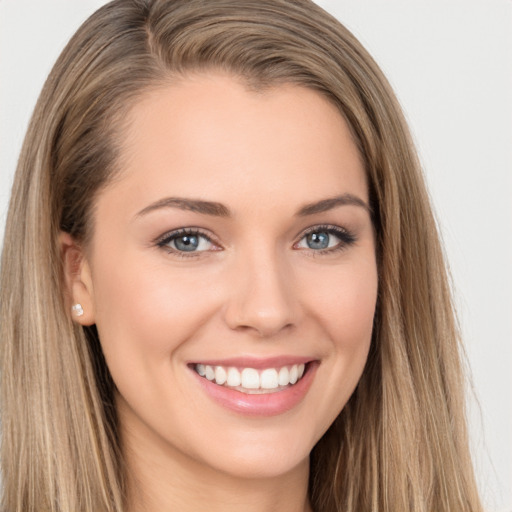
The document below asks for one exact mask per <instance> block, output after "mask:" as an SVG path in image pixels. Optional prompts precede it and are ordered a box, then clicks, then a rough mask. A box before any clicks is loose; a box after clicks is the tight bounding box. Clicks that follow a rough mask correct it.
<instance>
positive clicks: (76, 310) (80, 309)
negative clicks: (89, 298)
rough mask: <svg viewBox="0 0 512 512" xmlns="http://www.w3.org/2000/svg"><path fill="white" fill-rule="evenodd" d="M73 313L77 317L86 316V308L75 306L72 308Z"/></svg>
mask: <svg viewBox="0 0 512 512" xmlns="http://www.w3.org/2000/svg"><path fill="white" fill-rule="evenodd" d="M71 311H73V313H74V314H75V316H82V315H83V314H84V308H83V307H82V304H74V305H73V306H72V307H71Z"/></svg>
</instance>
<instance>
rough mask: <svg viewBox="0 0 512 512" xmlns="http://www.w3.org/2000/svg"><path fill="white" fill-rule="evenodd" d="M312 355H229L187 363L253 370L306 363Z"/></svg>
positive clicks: (311, 359) (310, 359) (313, 359)
mask: <svg viewBox="0 0 512 512" xmlns="http://www.w3.org/2000/svg"><path fill="white" fill-rule="evenodd" d="M315 360H316V359H315V358H314V357H310V356H309V357H308V356H293V355H281V356H273V357H251V356H242V357H231V358H228V359H198V360H195V361H190V363H189V364H191V365H195V364H204V365H208V366H224V367H230V366H231V367H235V368H254V369H255V370H258V369H264V368H281V367H283V366H291V365H294V364H306V363H309V362H311V361H315Z"/></svg>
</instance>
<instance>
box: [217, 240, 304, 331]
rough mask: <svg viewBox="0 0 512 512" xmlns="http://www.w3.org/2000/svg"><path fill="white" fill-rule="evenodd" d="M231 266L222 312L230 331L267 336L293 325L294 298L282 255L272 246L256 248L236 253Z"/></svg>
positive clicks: (286, 263) (288, 269)
mask: <svg viewBox="0 0 512 512" xmlns="http://www.w3.org/2000/svg"><path fill="white" fill-rule="evenodd" d="M234 266H235V271H234V272H233V280H232V284H231V286H232V293H231V296H230V301H229V304H228V306H227V310H226V321H227V323H228V325H229V326H230V327H231V328H233V329H243V330H253V331H255V332H257V333H258V334H259V335H260V336H271V335H273V334H276V333H278V332H279V331H281V330H282V329H283V328H285V327H288V326H291V325H293V324H294V323H295V322H296V319H297V318H296V317H297V304H296V297H295V296H294V293H293V279H292V276H291V270H290V268H289V264H288V261H287V259H286V257H285V255H283V254H280V253H279V251H278V250H277V248H276V247H274V246H273V245H272V244H269V243H266V244H259V245H258V247H257V248H253V250H249V251H247V252H245V251H244V252H243V253H240V254H239V255H238V256H237V258H236V263H235V265H234Z"/></svg>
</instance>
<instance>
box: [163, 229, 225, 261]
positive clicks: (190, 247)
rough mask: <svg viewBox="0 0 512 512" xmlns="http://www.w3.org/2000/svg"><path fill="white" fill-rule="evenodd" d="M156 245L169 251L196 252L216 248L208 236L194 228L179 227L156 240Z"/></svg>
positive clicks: (184, 253)
mask: <svg viewBox="0 0 512 512" xmlns="http://www.w3.org/2000/svg"><path fill="white" fill-rule="evenodd" d="M157 245H158V247H162V248H164V249H168V250H169V252H176V253H182V255H186V253H189V254H190V255H192V254H191V253H197V252H204V251H211V250H218V246H217V245H215V244H214V243H213V242H212V240H211V239H210V237H209V236H207V235H206V234H204V233H201V232H200V231H198V230H196V229H188V228H187V229H179V230H177V231H173V232H171V233H168V234H166V235H164V237H163V238H162V239H160V240H159V241H158V242H157Z"/></svg>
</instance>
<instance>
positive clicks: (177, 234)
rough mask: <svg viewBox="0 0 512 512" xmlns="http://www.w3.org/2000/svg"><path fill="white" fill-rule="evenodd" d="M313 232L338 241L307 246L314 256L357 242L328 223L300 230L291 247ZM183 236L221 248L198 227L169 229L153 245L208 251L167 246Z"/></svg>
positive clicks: (191, 255)
mask: <svg viewBox="0 0 512 512" xmlns="http://www.w3.org/2000/svg"><path fill="white" fill-rule="evenodd" d="M313 233H327V234H329V235H334V236H336V237H337V238H338V239H339V240H340V242H339V243H338V244H337V245H335V246H334V247H328V248H325V249H318V250H314V249H311V248H309V251H311V253H312V254H313V255H314V256H317V255H327V254H334V253H337V252H339V251H342V250H345V249H346V248H348V247H350V246H351V245H354V244H355V243H356V242H357V238H356V236H355V235H354V234H353V233H351V232H350V231H348V230H346V229H345V228H341V227H339V226H334V225H330V224H325V225H319V226H312V227H311V228H308V229H307V230H306V231H304V232H302V233H301V235H300V238H299V239H298V241H297V242H295V243H294V244H293V247H294V248H295V249H297V250H302V248H299V247H297V245H298V244H299V243H300V242H301V241H302V240H303V239H304V238H305V237H307V236H308V235H311V234H313ZM184 236H198V237H200V238H203V239H205V240H206V241H207V242H208V243H210V244H212V245H213V246H216V247H218V248H219V249H215V250H221V246H220V244H218V243H216V242H215V241H214V240H213V239H212V237H211V236H210V235H209V234H207V233H206V232H205V231H203V230H202V229H200V228H181V229H177V230H175V231H171V232H169V233H166V234H165V235H163V236H161V237H160V238H158V239H157V240H156V242H155V245H156V246H157V247H159V248H161V249H165V250H166V251H167V252H168V253H169V254H171V253H172V254H174V255H176V256H178V257H181V258H194V257H195V258H197V257H198V256H200V255H201V253H203V252H208V251H190V253H187V252H186V251H180V250H177V249H174V248H172V247H169V244H170V243H172V242H173V241H174V240H177V239H179V238H181V237H184Z"/></svg>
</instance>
